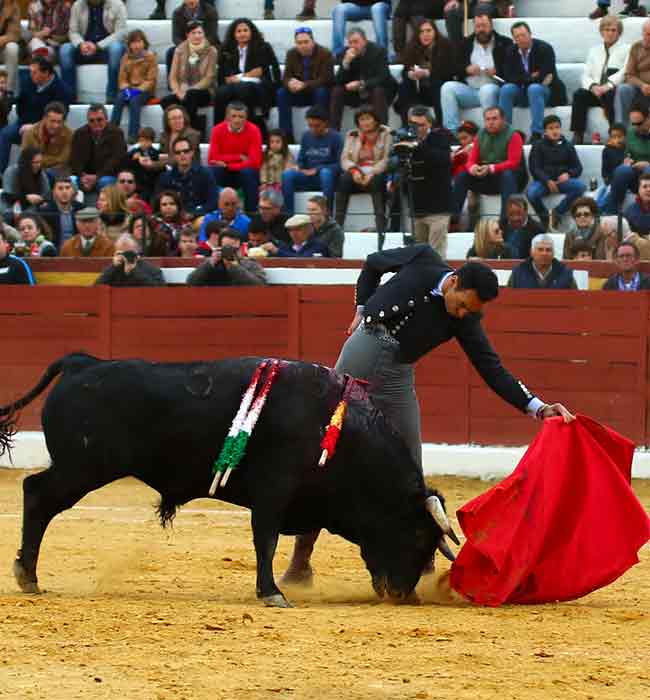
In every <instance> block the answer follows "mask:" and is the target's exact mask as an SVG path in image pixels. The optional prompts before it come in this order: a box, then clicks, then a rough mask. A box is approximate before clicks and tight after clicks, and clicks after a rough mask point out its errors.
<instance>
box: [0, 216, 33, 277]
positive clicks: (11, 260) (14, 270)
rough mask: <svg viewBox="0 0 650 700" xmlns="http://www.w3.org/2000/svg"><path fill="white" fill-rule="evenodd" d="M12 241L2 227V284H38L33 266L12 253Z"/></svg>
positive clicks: (0, 242) (0, 256)
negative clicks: (33, 272)
mask: <svg viewBox="0 0 650 700" xmlns="http://www.w3.org/2000/svg"><path fill="white" fill-rule="evenodd" d="M10 250H11V243H10V242H9V240H8V238H7V234H6V233H5V231H3V230H2V228H0V284H36V281H35V280H34V275H33V274H32V268H31V267H30V266H29V265H28V264H27V262H26V261H25V260H21V259H20V258H18V257H16V256H15V255H10V254H9V251H10Z"/></svg>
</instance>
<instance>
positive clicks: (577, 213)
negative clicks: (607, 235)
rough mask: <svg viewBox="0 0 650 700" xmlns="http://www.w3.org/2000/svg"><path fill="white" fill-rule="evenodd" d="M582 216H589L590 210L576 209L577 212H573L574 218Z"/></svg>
mask: <svg viewBox="0 0 650 700" xmlns="http://www.w3.org/2000/svg"><path fill="white" fill-rule="evenodd" d="M582 216H591V212H590V211H577V212H576V213H575V218H576V219H578V218H580V217H582Z"/></svg>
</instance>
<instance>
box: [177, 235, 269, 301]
mask: <svg viewBox="0 0 650 700" xmlns="http://www.w3.org/2000/svg"><path fill="white" fill-rule="evenodd" d="M218 243H219V245H218V246H217V247H216V248H215V249H214V250H213V251H212V254H211V255H210V257H209V258H208V259H207V260H206V261H205V262H204V263H203V264H202V265H200V266H199V267H197V268H196V270H194V271H193V272H192V273H191V274H190V275H189V277H188V278H187V284H188V285H189V286H191V287H227V286H231V285H235V286H236V285H259V284H265V283H266V273H265V272H264V268H263V267H262V266H261V265H260V264H259V263H258V262H256V261H255V260H249V259H248V258H244V257H243V256H242V254H241V236H240V234H239V231H236V230H235V229H232V228H226V229H224V230H223V231H221V232H220V233H219V240H218Z"/></svg>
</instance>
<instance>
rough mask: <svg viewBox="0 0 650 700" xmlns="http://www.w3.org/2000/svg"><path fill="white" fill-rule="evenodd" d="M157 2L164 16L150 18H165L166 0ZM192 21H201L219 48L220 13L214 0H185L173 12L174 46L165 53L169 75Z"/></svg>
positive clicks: (209, 37) (210, 38)
mask: <svg viewBox="0 0 650 700" xmlns="http://www.w3.org/2000/svg"><path fill="white" fill-rule="evenodd" d="M157 2H158V5H161V6H162V14H163V16H162V17H155V18H154V17H151V18H150V19H165V16H164V15H165V11H164V6H165V0H157ZM190 22H199V23H200V24H202V25H203V31H204V32H205V38H206V39H207V40H208V42H209V43H210V44H211V45H212V46H214V47H215V48H216V49H218V48H219V35H218V29H219V15H218V14H217V10H216V8H215V6H214V0H212V2H211V3H210V2H207V1H206V0H183V1H182V2H181V4H180V5H179V6H178V7H177V8H176V9H175V10H174V12H173V14H172V43H173V46H170V47H169V48H168V49H167V53H166V54H165V64H166V66H167V75H170V74H171V72H172V62H173V59H174V51H175V50H176V47H177V46H180V44H182V43H183V42H184V41H185V39H186V38H187V25H188V24H189V23H190Z"/></svg>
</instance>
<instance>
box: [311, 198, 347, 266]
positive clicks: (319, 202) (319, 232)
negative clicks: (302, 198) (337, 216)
mask: <svg viewBox="0 0 650 700" xmlns="http://www.w3.org/2000/svg"><path fill="white" fill-rule="evenodd" d="M307 216H308V217H309V219H310V221H311V225H312V229H313V237H314V240H315V241H316V242H318V243H322V244H323V245H324V246H325V247H326V248H327V255H328V257H330V258H341V257H343V243H344V241H345V234H344V233H343V229H342V228H341V226H339V224H337V223H336V221H334V219H333V218H332V217H331V216H330V213H329V209H328V208H327V199H326V198H325V197H323V195H320V194H317V195H314V196H313V197H310V198H309V200H308V202H307Z"/></svg>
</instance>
